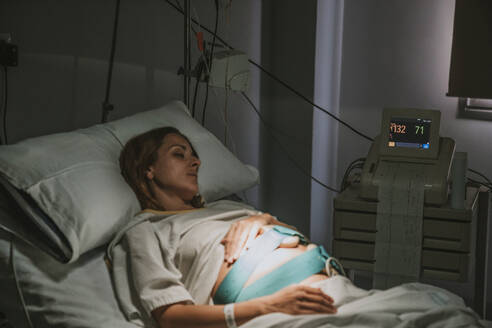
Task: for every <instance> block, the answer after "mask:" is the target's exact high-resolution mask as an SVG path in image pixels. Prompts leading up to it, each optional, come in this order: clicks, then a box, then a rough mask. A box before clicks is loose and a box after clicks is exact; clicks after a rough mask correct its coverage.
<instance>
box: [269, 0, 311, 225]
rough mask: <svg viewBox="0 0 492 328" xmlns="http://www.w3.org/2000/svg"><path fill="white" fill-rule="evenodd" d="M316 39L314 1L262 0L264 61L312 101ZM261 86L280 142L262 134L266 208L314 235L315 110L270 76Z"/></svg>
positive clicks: (276, 73)
mask: <svg viewBox="0 0 492 328" xmlns="http://www.w3.org/2000/svg"><path fill="white" fill-rule="evenodd" d="M315 41H316V2H315V1H302V2H301V1H294V0H289V1H280V0H278V1H263V5H262V41H261V45H262V63H263V65H264V66H265V67H267V68H269V70H270V71H271V72H272V73H274V74H275V75H276V76H278V77H279V78H281V79H282V80H284V81H285V82H286V83H287V84H289V85H291V86H293V87H294V88H295V89H297V90H298V91H299V92H301V93H302V94H303V95H305V96H307V97H308V98H310V99H312V98H313V93H314V59H315ZM261 83H262V95H261V101H262V102H261V104H262V106H261V110H262V114H263V115H264V116H265V119H266V121H268V122H269V124H270V125H271V128H270V129H269V132H270V133H273V135H274V136H275V139H277V140H278V141H279V142H277V141H276V140H275V139H274V138H272V137H271V136H270V133H268V132H267V131H266V130H265V129H262V130H261V131H262V133H261V140H262V142H261V156H262V158H261V163H262V168H263V170H264V171H265V172H266V174H264V176H263V181H262V184H263V186H264V189H263V193H262V195H261V196H262V200H263V201H264V204H268V208H267V210H269V211H271V212H272V213H275V215H277V216H279V217H280V218H282V219H284V220H286V221H287V222H289V223H290V224H294V225H296V226H297V227H298V228H299V229H300V230H301V231H305V232H309V231H310V229H309V228H310V225H309V221H310V216H309V214H310V192H311V180H310V172H311V140H312V107H311V106H310V105H309V104H307V103H306V102H304V101H303V100H301V99H299V98H298V97H297V96H295V95H294V94H293V93H292V92H290V91H289V90H287V89H286V88H285V87H283V86H281V85H280V84H278V83H276V82H274V81H273V80H272V79H270V78H269V77H267V76H265V75H263V76H262V79H261ZM279 143H280V144H281V145H282V146H281V145H280V144H279ZM282 148H287V152H288V153H287V154H286V153H285V152H284V151H283V150H282ZM293 161H295V163H296V164H294V162H293ZM299 167H300V168H299ZM303 171H304V172H307V174H308V175H306V174H304V173H303Z"/></svg>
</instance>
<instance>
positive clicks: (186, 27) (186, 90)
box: [183, 0, 191, 108]
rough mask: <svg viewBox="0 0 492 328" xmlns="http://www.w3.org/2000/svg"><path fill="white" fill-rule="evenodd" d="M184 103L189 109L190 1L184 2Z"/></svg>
mask: <svg viewBox="0 0 492 328" xmlns="http://www.w3.org/2000/svg"><path fill="white" fill-rule="evenodd" d="M184 12H185V15H184V63H183V67H184V101H183V102H184V103H185V105H186V107H188V108H189V105H190V71H191V58H190V41H191V38H190V27H191V13H190V0H185V1H184Z"/></svg>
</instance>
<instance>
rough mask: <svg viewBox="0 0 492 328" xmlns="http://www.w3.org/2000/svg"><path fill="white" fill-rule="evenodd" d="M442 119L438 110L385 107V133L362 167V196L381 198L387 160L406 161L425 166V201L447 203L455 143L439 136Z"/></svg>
mask: <svg viewBox="0 0 492 328" xmlns="http://www.w3.org/2000/svg"><path fill="white" fill-rule="evenodd" d="M440 119H441V112H439V111H437V110H425V109H402V108H397V109H389V108H386V109H384V111H383V116H382V121H381V133H380V134H379V135H378V136H377V137H376V138H375V140H374V142H373V144H372V145H371V148H370V149H369V154H368V156H367V158H366V160H365V163H364V167H363V170H362V175H361V189H360V197H361V198H364V199H368V200H378V199H377V197H378V190H379V186H380V185H381V183H382V177H383V172H381V166H382V165H381V164H382V163H383V162H405V163H408V164H410V165H415V166H419V167H421V168H423V172H424V177H423V178H424V202H425V203H426V204H430V205H443V204H444V203H446V201H447V198H448V180H449V176H450V169H451V163H452V160H453V155H454V151H455V143H454V140H453V139H451V138H446V137H440V136H439V126H440Z"/></svg>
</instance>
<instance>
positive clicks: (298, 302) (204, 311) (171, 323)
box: [152, 285, 336, 328]
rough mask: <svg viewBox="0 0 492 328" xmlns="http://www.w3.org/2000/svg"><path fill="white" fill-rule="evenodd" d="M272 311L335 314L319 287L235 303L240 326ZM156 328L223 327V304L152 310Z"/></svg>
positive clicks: (292, 288)
mask: <svg viewBox="0 0 492 328" xmlns="http://www.w3.org/2000/svg"><path fill="white" fill-rule="evenodd" d="M273 312H283V313H288V314H319V313H336V308H335V307H334V306H333V299H332V298H331V297H330V296H328V295H326V294H325V293H323V292H322V291H321V289H319V288H313V287H309V286H304V285H291V286H288V287H286V288H284V289H282V290H280V291H278V292H276V293H275V294H272V295H267V296H263V297H259V298H255V299H253V300H249V301H245V302H241V303H236V304H234V317H235V319H236V324H237V325H238V326H239V325H241V324H243V323H245V322H247V321H249V320H251V319H253V318H255V317H257V316H259V315H262V314H268V313H273ZM152 316H153V317H154V318H155V319H156V320H157V322H158V323H159V327H162V328H164V327H166V328H167V327H214V328H215V327H221V328H223V327H226V323H225V317H224V305H188V304H183V303H176V304H172V305H169V306H166V307H159V308H157V309H155V310H154V311H152Z"/></svg>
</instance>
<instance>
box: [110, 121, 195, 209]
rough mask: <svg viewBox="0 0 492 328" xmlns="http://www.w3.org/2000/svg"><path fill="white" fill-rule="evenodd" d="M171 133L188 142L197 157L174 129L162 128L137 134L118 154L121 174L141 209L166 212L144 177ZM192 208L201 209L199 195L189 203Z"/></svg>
mask: <svg viewBox="0 0 492 328" xmlns="http://www.w3.org/2000/svg"><path fill="white" fill-rule="evenodd" d="M170 133H173V134H177V135H180V136H182V137H183V138H185V139H186V141H188V143H189V144H190V146H191V150H192V151H193V154H194V155H195V156H197V157H198V154H197V153H196V151H195V149H194V148H193V145H192V144H191V142H190V141H189V139H188V138H187V137H186V136H185V135H183V134H182V133H181V132H179V130H178V129H176V128H174V127H170V126H168V127H162V128H157V129H153V130H150V131H147V132H144V133H142V134H139V135H137V136H135V137H133V138H131V139H130V140H128V142H127V143H126V144H125V147H123V150H122V151H121V154H120V169H121V174H122V175H123V177H124V178H125V180H126V182H127V183H128V184H129V185H130V187H131V188H132V189H133V191H134V192H135V194H136V195H137V198H138V201H139V202H140V206H141V207H142V208H143V209H146V208H149V209H153V210H160V211H163V210H166V209H165V208H163V206H162V205H161V204H159V202H157V200H156V198H155V196H154V194H153V193H152V189H151V188H150V181H149V180H148V179H147V177H146V171H147V169H148V168H149V167H150V166H151V165H152V164H154V163H155V161H156V160H157V150H158V149H159V147H160V146H161V145H162V142H163V141H164V137H165V136H167V135H168V134H170ZM191 205H192V206H193V207H203V201H202V198H201V197H200V195H197V196H195V197H194V198H193V200H192V201H191Z"/></svg>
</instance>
